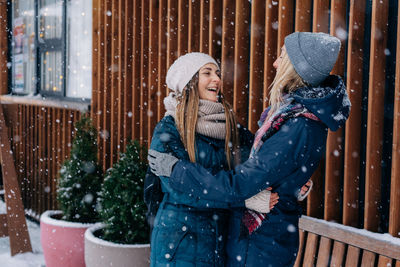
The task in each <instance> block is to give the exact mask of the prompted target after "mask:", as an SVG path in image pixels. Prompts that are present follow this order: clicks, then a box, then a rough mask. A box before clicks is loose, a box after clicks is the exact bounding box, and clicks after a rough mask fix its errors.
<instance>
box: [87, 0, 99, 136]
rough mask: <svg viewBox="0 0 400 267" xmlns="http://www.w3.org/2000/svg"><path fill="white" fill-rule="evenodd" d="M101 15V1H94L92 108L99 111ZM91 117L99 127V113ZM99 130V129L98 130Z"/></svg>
mask: <svg viewBox="0 0 400 267" xmlns="http://www.w3.org/2000/svg"><path fill="white" fill-rule="evenodd" d="M100 14H101V6H100V0H92V99H91V107H92V109H93V110H96V111H97V110H100V109H99V106H98V104H99V100H98V96H99V90H100V87H101V83H100V73H99V70H100V69H101V64H100V58H101V57H100V50H101V47H100V44H101V39H100V32H101V24H100V16H101V15H100ZM90 115H91V117H92V119H93V122H94V125H95V126H96V127H98V126H99V122H98V120H99V117H100V116H99V114H98V113H97V112H91V114H90ZM96 129H97V130H99V129H98V128H96Z"/></svg>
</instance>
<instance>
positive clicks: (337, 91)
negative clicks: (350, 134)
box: [292, 75, 351, 131]
mask: <svg viewBox="0 0 400 267" xmlns="http://www.w3.org/2000/svg"><path fill="white" fill-rule="evenodd" d="M292 95H293V97H294V99H295V100H296V102H298V103H300V104H302V105H304V106H305V107H306V108H307V109H308V110H309V111H310V112H311V113H313V114H314V115H315V116H317V117H318V118H319V119H320V120H321V121H322V122H323V123H324V124H325V125H326V126H328V128H329V129H330V130H332V131H336V130H337V129H338V128H339V127H341V126H342V125H343V124H344V123H345V122H346V120H347V118H348V117H349V113H350V106H351V103H350V100H349V97H348V95H347V91H346V87H345V85H344V82H343V80H342V79H341V78H340V77H339V76H336V75H330V76H329V77H328V78H326V80H325V81H324V82H322V84H320V85H319V86H316V87H302V88H299V89H297V90H296V91H294V92H293V93H292Z"/></svg>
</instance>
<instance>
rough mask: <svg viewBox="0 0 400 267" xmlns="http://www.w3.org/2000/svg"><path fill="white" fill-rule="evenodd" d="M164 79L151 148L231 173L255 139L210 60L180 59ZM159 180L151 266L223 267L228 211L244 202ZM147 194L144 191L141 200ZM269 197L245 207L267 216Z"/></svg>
mask: <svg viewBox="0 0 400 267" xmlns="http://www.w3.org/2000/svg"><path fill="white" fill-rule="evenodd" d="M166 81H167V86H168V88H170V89H171V90H172V92H171V93H170V94H169V96H167V97H166V98H165V99H164V105H165V108H166V110H167V111H166V114H165V117H164V118H163V119H162V120H161V121H160V122H159V123H158V124H157V126H156V127H155V129H154V132H153V138H152V141H151V149H153V150H156V151H159V152H165V153H171V154H172V155H174V156H175V157H177V158H179V159H183V160H188V161H190V162H196V163H199V164H200V165H201V166H203V167H205V168H206V169H207V170H208V171H210V172H212V173H216V172H217V171H219V170H221V169H225V170H230V169H233V167H234V165H236V164H238V163H239V162H240V157H241V156H243V157H244V158H247V157H248V155H249V152H250V148H251V144H252V141H253V135H252V134H251V133H250V132H249V131H248V130H246V129H245V128H243V127H238V126H237V123H236V119H235V116H234V114H233V111H232V107H231V106H230V105H229V104H228V103H226V101H225V100H224V97H223V95H222V93H221V79H220V70H219V66H218V64H217V62H216V61H215V60H214V59H213V58H212V57H210V56H209V55H206V54H203V53H189V54H186V55H183V56H181V57H179V58H178V59H177V60H176V61H175V62H174V63H173V64H172V65H171V67H170V68H169V70H168V72H167V77H166ZM160 179H161V187H162V191H163V192H164V197H163V199H162V202H161V204H160V206H159V208H158V212H157V215H156V217H155V220H154V224H153V231H152V237H151V266H185V267H186V266H224V265H225V243H226V238H227V233H228V227H227V226H228V219H229V215H230V213H229V211H228V208H230V207H235V206H239V207H243V206H244V203H243V201H240V202H238V203H227V202H222V201H218V200H217V201H210V200H206V199H203V198H201V197H196V196H194V195H192V194H191V193H190V190H189V191H186V192H181V191H177V190H174V189H172V188H171V187H170V186H169V183H168V180H167V178H164V177H162V176H161V177H160ZM145 187H146V188H151V186H145ZM152 190H154V189H152ZM149 194H151V192H149V189H148V190H145V200H146V199H147V198H148V195H149ZM272 196H273V198H272V201H270V202H269V198H270V192H269V191H264V193H263V197H264V198H265V200H259V201H258V202H259V203H258V202H257V201H256V200H255V201H250V204H248V207H250V208H252V206H251V205H252V204H253V205H255V204H256V205H257V206H258V207H259V208H260V209H261V210H259V211H264V212H267V211H269V209H270V208H272V207H273V205H274V204H276V202H277V194H273V195H272ZM146 203H147V201H146ZM257 203H258V204H257ZM255 209H257V208H255ZM153 212H154V211H153Z"/></svg>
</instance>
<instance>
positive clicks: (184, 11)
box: [177, 0, 189, 57]
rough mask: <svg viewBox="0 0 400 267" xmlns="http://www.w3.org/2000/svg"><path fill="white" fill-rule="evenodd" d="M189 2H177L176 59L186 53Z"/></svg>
mask: <svg viewBox="0 0 400 267" xmlns="http://www.w3.org/2000/svg"><path fill="white" fill-rule="evenodd" d="M188 9H189V0H178V27H177V31H178V57H179V56H182V55H184V54H186V53H187V52H188V32H189V27H188Z"/></svg>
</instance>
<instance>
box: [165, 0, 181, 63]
mask: <svg viewBox="0 0 400 267" xmlns="http://www.w3.org/2000/svg"><path fill="white" fill-rule="evenodd" d="M167 10H168V14H167V32H168V37H167V69H168V68H169V67H170V66H171V65H172V63H173V62H174V61H175V59H176V58H177V57H178V52H177V50H178V5H177V1H174V0H168V9H167Z"/></svg>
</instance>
